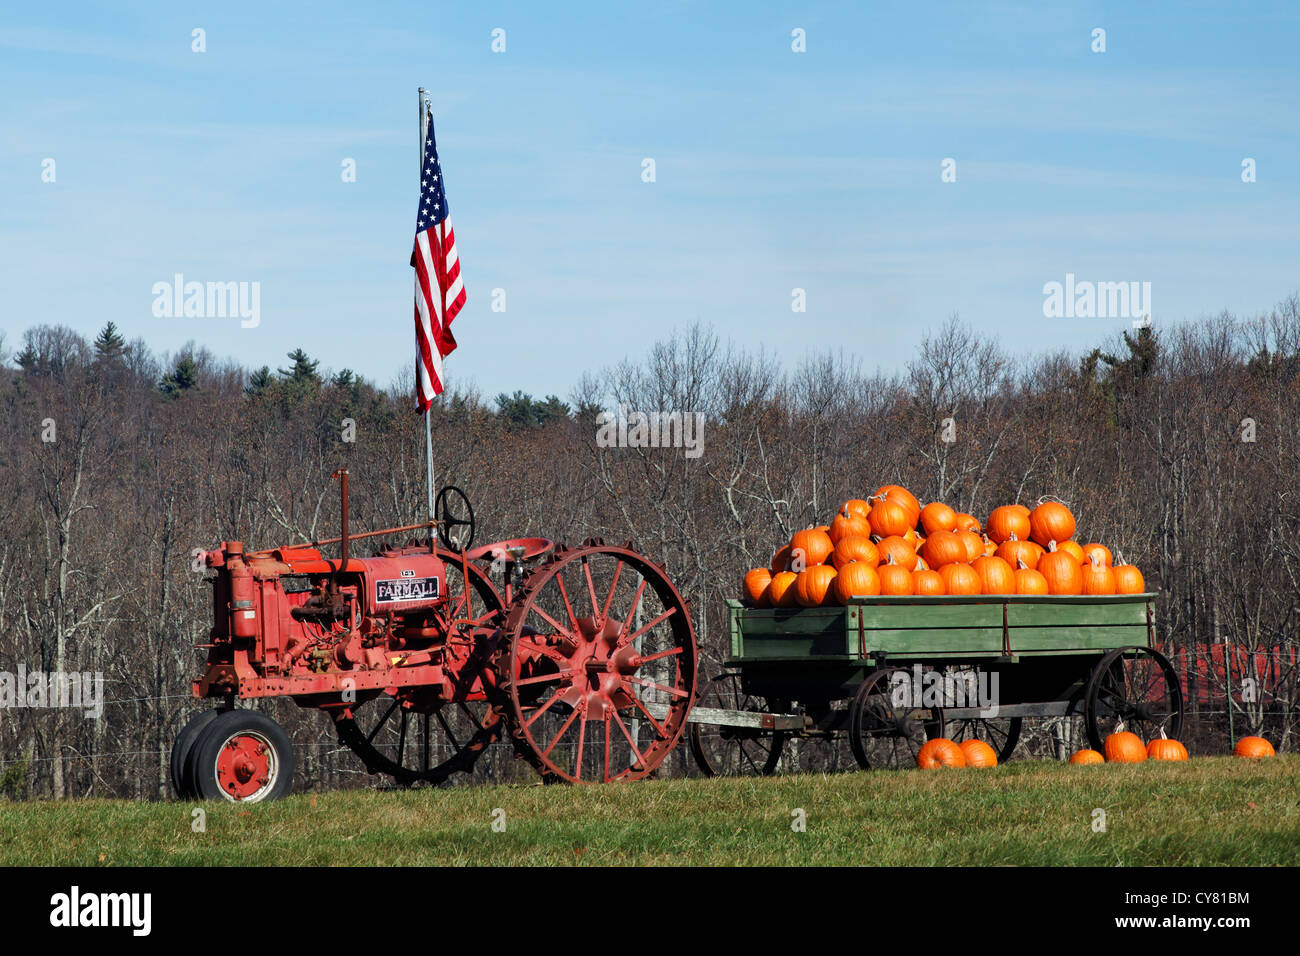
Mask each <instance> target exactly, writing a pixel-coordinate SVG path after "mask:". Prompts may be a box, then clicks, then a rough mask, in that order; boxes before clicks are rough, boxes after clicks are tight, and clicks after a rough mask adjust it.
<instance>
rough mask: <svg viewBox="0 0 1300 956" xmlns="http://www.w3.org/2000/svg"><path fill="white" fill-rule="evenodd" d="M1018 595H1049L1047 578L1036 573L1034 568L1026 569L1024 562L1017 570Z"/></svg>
mask: <svg viewBox="0 0 1300 956" xmlns="http://www.w3.org/2000/svg"><path fill="white" fill-rule="evenodd" d="M1016 593H1017V594H1049V593H1051V592H1049V591H1048V590H1047V578H1045V577H1043V576H1042V574H1040V573H1039V572H1037V571H1035V570H1034V569H1033V568H1027V567H1025V564H1024V562H1023V561H1022V562H1020V566H1019V567H1018V568H1016Z"/></svg>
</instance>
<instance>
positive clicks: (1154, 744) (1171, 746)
mask: <svg viewBox="0 0 1300 956" xmlns="http://www.w3.org/2000/svg"><path fill="white" fill-rule="evenodd" d="M1147 756H1148V757H1150V758H1151V759H1152V760H1186V759H1187V748H1186V747H1184V746H1183V745H1182V744H1181V743H1180V742H1179V741H1177V740H1170V739H1169V738H1168V737H1166V736H1165V731H1164V728H1163V727H1162V728H1161V729H1160V736H1159V737H1157V738H1156V739H1155V740H1153V741H1151V742H1150V743H1149V744H1147Z"/></svg>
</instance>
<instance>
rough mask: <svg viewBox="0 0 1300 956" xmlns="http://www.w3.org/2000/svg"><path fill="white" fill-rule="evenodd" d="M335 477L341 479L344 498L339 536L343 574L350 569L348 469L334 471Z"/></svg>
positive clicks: (340, 487) (340, 484) (340, 491)
mask: <svg viewBox="0 0 1300 956" xmlns="http://www.w3.org/2000/svg"><path fill="white" fill-rule="evenodd" d="M333 477H335V478H337V479H338V480H339V494H340V495H341V496H342V498H343V502H342V515H343V535H342V537H340V538H339V554H340V555H341V557H342V561H341V562H340V564H339V573H340V574H342V573H343V572H344V571H346V570H347V569H348V470H347V469H346V468H341V469H339V470H338V471H336V472H334V475H333Z"/></svg>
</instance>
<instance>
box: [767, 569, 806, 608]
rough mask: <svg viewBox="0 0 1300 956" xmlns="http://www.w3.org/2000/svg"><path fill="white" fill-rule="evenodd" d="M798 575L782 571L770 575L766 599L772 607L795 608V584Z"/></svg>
mask: <svg viewBox="0 0 1300 956" xmlns="http://www.w3.org/2000/svg"><path fill="white" fill-rule="evenodd" d="M798 579H799V575H797V574H795V573H794V572H793V571H782V572H780V573H779V574H774V575H772V583H771V584H769V585H768V586H767V599H768V603H769V604H771V605H772V607H795V606H796V601H795V590H794V585H795V582H796V581H797V580H798Z"/></svg>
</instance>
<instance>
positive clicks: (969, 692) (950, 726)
mask: <svg viewBox="0 0 1300 956" xmlns="http://www.w3.org/2000/svg"><path fill="white" fill-rule="evenodd" d="M952 677H953V679H954V680H955V681H963V682H965V681H966V678H967V677H970V678H975V677H978V671H977V670H974V669H963V670H961V671H956V672H953V673H952ZM978 686H979V685H978V684H974V683H964V692H965V701H969V702H970V706H979V702H978V701H977V700H976V695H975V689H976V688H977V687H978ZM959 702H961V705H962V706H967V705H966V703H965V702H964V701H959ZM938 715H939V719H938V721H937V725H938V728H940V729H939V730H938V732H937V734H936V736H939V737H947V738H948V739H949V740H951V741H952V742H953V743H957V744H959V743H961V742H962V741H963V740H982V741H984V742H985V743H986V744H988V745H989V746H990V747H992V748H993V752H994V753H996V754H997V755H998V763H1006V762H1007V761H1008V760H1010V759H1011V755H1012V754H1013V753H1014V752H1015V749H1016V744H1017V743H1018V742H1019V741H1020V731H1021V729H1022V728H1023V727H1024V723H1025V721H1024V718H1023V717H948V716H947V714H946V713H945V711H944V709H943V708H942V707H941V708H939V710H938Z"/></svg>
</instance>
